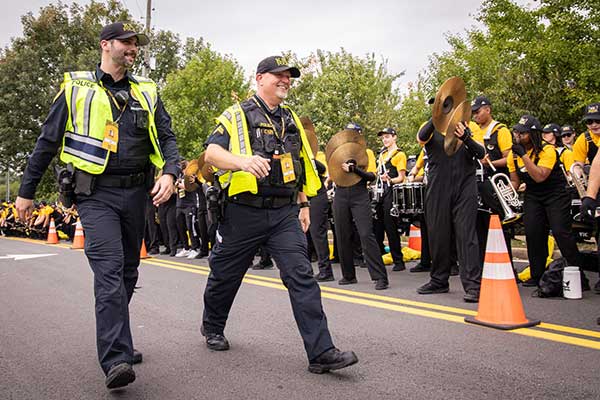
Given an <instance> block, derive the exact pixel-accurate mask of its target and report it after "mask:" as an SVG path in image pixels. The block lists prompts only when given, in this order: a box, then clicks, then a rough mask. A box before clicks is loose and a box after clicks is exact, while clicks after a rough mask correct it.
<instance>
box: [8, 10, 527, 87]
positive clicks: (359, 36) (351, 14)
mask: <svg viewBox="0 0 600 400" xmlns="http://www.w3.org/2000/svg"><path fill="white" fill-rule="evenodd" d="M63 1H65V2H69V1H68V0H63ZM120 1H121V3H122V4H123V5H124V6H125V7H126V8H128V9H129V11H130V13H131V14H132V15H133V17H134V18H135V19H136V20H138V21H140V22H141V23H144V18H143V17H144V16H145V8H146V2H145V1H146V0H120ZM77 2H78V3H81V4H87V3H88V2H89V1H84V0H80V1H77ZM49 3H52V2H51V1H43V0H21V1H7V2H4V6H3V7H2V14H1V15H0V45H1V46H2V47H4V46H7V45H8V44H9V43H10V38H11V37H15V36H20V35H22V29H21V21H20V16H22V15H23V14H25V13H27V12H29V11H31V12H33V14H34V15H39V9H40V7H43V6H45V5H47V4H49ZM481 3H482V0H454V1H453V2H450V1H441V0H418V1H403V0H396V1H392V0H382V1H371V2H369V1H364V0H363V1H355V0H343V1H342V0H329V1H328V0H321V1H315V0H304V1H297V2H291V1H287V0H286V1H279V2H268V3H267V2H254V1H241V0H237V1H233V0H222V1H193V0H152V5H153V8H154V12H153V14H152V25H153V27H154V28H157V29H165V30H170V31H173V32H175V33H178V34H179V35H180V37H181V39H184V38H185V37H188V36H190V37H195V38H198V37H201V36H202V37H204V39H205V40H206V41H208V42H209V43H211V44H212V46H213V49H214V50H216V51H218V52H220V53H226V54H231V55H233V56H234V57H235V58H236V59H237V60H238V62H239V63H240V64H241V65H242V67H244V70H245V72H246V75H250V74H252V73H254V70H255V68H256V65H257V63H258V61H260V60H261V59H262V58H264V57H266V56H269V55H274V54H278V53H280V52H282V51H285V50H292V51H293V52H295V53H296V54H298V56H300V57H305V56H307V55H309V54H310V53H311V52H313V51H315V50H316V49H322V50H329V51H338V50H339V49H340V48H341V47H343V48H345V49H346V50H347V51H349V52H351V53H352V54H354V55H358V56H363V55H365V54H367V53H374V54H375V55H376V56H377V57H378V58H379V59H384V58H385V59H387V60H388V67H389V70H390V72H392V73H399V72H401V71H406V75H405V77H403V78H401V81H400V82H399V85H400V87H401V88H405V87H406V85H407V83H408V82H410V81H414V80H415V79H416V78H417V75H418V73H419V72H421V71H423V70H424V69H425V68H426V67H427V63H428V56H430V55H431V54H433V53H435V52H438V53H439V52H442V51H444V50H447V49H448V45H447V42H446V35H447V34H448V33H453V34H456V33H463V32H464V31H465V30H466V29H469V28H471V27H473V26H476V21H475V18H474V17H475V15H476V14H477V11H478V9H479V7H480V6H481ZM518 3H520V4H529V3H531V0H519V1H518Z"/></svg>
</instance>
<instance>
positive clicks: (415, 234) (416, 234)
mask: <svg viewBox="0 0 600 400" xmlns="http://www.w3.org/2000/svg"><path fill="white" fill-rule="evenodd" d="M408 247H409V248H411V249H413V250H416V251H421V229H420V228H417V227H416V226H414V225H411V226H410V232H409V234H408Z"/></svg>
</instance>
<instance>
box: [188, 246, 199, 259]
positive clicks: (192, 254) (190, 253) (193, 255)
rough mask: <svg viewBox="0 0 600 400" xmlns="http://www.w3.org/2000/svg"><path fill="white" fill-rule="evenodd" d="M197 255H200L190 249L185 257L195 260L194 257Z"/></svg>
mask: <svg viewBox="0 0 600 400" xmlns="http://www.w3.org/2000/svg"><path fill="white" fill-rule="evenodd" d="M198 254H200V252H199V251H198V250H195V249H191V250H190V252H189V253H188V255H187V258H188V259H190V260H191V259H192V258H196V256H197V255H198Z"/></svg>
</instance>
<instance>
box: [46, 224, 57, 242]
mask: <svg viewBox="0 0 600 400" xmlns="http://www.w3.org/2000/svg"><path fill="white" fill-rule="evenodd" d="M46 243H48V244H57V243H58V234H57V233H56V225H54V218H52V219H50V226H49V227H48V239H46Z"/></svg>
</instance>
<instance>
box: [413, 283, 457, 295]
mask: <svg viewBox="0 0 600 400" xmlns="http://www.w3.org/2000/svg"><path fill="white" fill-rule="evenodd" d="M448 290H450V288H449V287H448V286H441V287H440V286H436V285H434V284H433V283H431V282H427V283H426V284H424V285H423V286H421V287H419V288H418V289H417V293H419V294H437V293H448Z"/></svg>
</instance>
